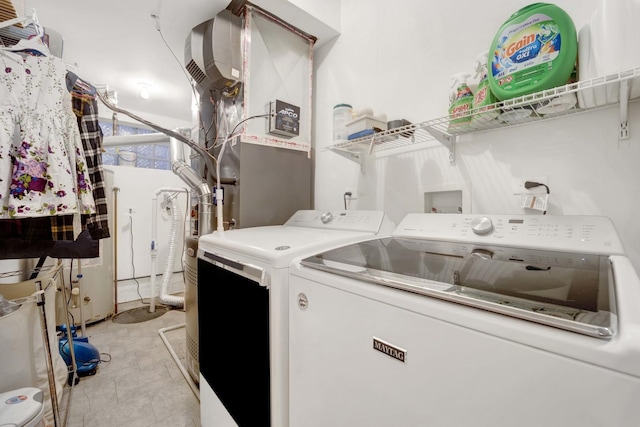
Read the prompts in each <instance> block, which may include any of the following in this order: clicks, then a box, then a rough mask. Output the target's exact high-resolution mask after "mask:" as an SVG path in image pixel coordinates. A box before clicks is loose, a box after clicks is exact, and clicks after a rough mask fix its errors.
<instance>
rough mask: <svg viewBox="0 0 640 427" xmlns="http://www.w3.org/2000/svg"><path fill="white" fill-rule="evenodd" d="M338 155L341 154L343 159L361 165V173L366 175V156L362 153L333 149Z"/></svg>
mask: <svg viewBox="0 0 640 427" xmlns="http://www.w3.org/2000/svg"><path fill="white" fill-rule="evenodd" d="M331 151H333V152H334V153H336V154H340V155H341V156H342V157H344V158H346V159H349V160H351V161H354V162H356V163H358V164H359V165H360V173H361V174H363V175H364V154H363V153H362V152H360V151H345V150H336V149H332V150H331Z"/></svg>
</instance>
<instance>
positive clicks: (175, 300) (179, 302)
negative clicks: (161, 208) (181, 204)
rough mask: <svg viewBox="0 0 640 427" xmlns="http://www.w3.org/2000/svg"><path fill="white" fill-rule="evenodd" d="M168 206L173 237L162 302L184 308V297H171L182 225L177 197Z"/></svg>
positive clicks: (164, 277) (164, 276) (163, 283)
mask: <svg viewBox="0 0 640 427" xmlns="http://www.w3.org/2000/svg"><path fill="white" fill-rule="evenodd" d="M169 199H170V202H169V204H168V207H169V210H170V211H171V236H170V237H169V255H168V257H167V264H166V267H165V269H164V274H163V275H162V288H161V289H160V302H162V303H163V304H167V305H172V306H176V307H183V306H184V296H182V295H170V294H169V284H170V283H171V278H172V277H173V261H174V258H175V253H176V236H177V234H178V225H179V224H180V218H179V215H178V209H177V206H176V197H170V198H169Z"/></svg>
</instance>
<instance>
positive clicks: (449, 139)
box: [424, 126, 458, 165]
mask: <svg viewBox="0 0 640 427" xmlns="http://www.w3.org/2000/svg"><path fill="white" fill-rule="evenodd" d="M424 130H425V131H427V132H428V133H429V134H430V135H431V136H433V137H434V138H435V139H437V140H438V142H439V143H440V144H442V145H444V146H445V147H446V148H447V149H449V163H451V165H455V164H456V142H457V139H458V138H457V136H455V135H450V134H448V133H444V132H442V131H441V130H439V129H436V128H434V127H431V126H426V127H425V128H424Z"/></svg>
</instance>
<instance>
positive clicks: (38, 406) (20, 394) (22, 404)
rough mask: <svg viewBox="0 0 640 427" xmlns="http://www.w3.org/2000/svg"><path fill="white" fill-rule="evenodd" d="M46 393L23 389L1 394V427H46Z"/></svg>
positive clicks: (34, 388) (33, 389)
mask: <svg viewBox="0 0 640 427" xmlns="http://www.w3.org/2000/svg"><path fill="white" fill-rule="evenodd" d="M43 400H44V393H43V392H42V390H40V389H39V388H36V387H23V388H19V389H16V390H11V391H7V392H4V393H0V426H1V427H45V422H44V402H43Z"/></svg>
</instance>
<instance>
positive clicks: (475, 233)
mask: <svg viewBox="0 0 640 427" xmlns="http://www.w3.org/2000/svg"><path fill="white" fill-rule="evenodd" d="M392 234H393V236H395V237H411V238H425V239H435V240H443V241H457V242H468V243H484V244H499V245H509V246H520V247H523V248H535V249H554V250H567V251H580V252H587V253H600V254H619V255H624V253H625V251H624V248H623V246H622V242H621V240H620V238H619V236H618V233H617V231H616V229H615V227H614V225H613V222H612V221H611V220H610V219H609V218H607V217H604V216H590V215H482V214H479V215H469V214H431V213H424V214H409V215H407V216H406V217H405V218H404V219H403V220H402V221H401V222H400V224H399V225H398V227H396V229H395V230H394V232H393V233H392Z"/></svg>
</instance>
